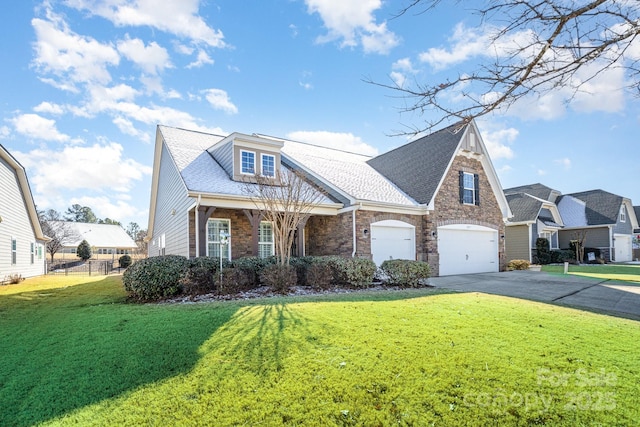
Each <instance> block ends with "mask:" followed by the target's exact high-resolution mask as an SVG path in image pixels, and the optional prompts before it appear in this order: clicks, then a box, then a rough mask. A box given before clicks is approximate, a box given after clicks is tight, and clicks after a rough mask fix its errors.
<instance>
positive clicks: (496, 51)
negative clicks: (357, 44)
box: [369, 0, 640, 134]
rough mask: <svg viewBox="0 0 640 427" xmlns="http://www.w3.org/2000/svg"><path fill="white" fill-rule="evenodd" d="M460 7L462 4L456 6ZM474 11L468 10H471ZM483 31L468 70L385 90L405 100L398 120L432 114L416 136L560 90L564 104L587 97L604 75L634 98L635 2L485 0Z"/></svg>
mask: <svg viewBox="0 0 640 427" xmlns="http://www.w3.org/2000/svg"><path fill="white" fill-rule="evenodd" d="M440 3H454V2H451V1H450V2H445V1H444V0H410V2H409V5H408V6H407V7H406V8H404V9H402V10H401V11H400V13H399V15H406V14H408V13H409V12H410V11H412V12H417V13H418V14H422V13H428V12H429V11H430V10H432V9H433V8H434V7H436V6H438V5H439V4H440ZM455 3H458V4H460V5H463V4H464V5H466V4H469V3H467V2H459V1H456V2H455ZM475 4H476V3H474V5H475ZM477 4H482V6H483V7H482V8H480V9H478V10H476V11H475V12H476V13H477V14H479V15H480V17H481V24H480V26H481V29H482V30H485V32H484V34H486V37H484V38H483V41H484V52H483V54H482V55H481V56H478V60H477V61H475V59H476V58H474V66H473V69H470V70H464V71H462V72H460V73H459V74H458V75H457V77H453V78H450V79H446V80H444V81H429V82H423V83H420V82H417V81H416V82H414V83H413V84H411V83H410V82H407V81H402V80H400V81H398V80H396V81H394V82H393V83H391V84H384V83H380V82H374V81H371V80H369V83H373V84H376V85H379V86H383V87H385V88H388V89H392V90H394V91H396V92H398V93H399V95H400V97H401V98H404V99H405V102H406V103H405V106H404V107H402V108H401V110H402V111H403V112H414V113H419V114H423V113H425V112H426V111H427V110H434V111H435V112H437V113H438V115H437V117H438V118H436V119H435V120H434V121H427V122H425V123H424V125H422V126H412V130H411V131H409V132H401V133H403V134H415V133H419V132H421V131H424V130H428V129H431V128H432V127H434V126H436V125H438V124H439V123H442V122H443V121H445V120H449V119H462V120H471V119H473V118H477V117H480V116H483V115H485V114H488V113H490V112H492V111H495V110H498V109H500V108H508V107H509V106H511V105H513V104H514V103H515V102H516V101H518V100H519V99H521V98H524V97H529V96H541V95H543V94H546V93H549V92H551V91H555V90H557V89H559V88H562V89H563V91H566V98H565V102H569V101H570V100H571V99H573V98H574V97H575V96H576V95H578V94H580V93H581V92H582V93H588V91H589V85H590V84H591V83H593V82H594V80H595V79H597V78H598V77H600V76H602V75H603V74H604V73H605V72H614V73H622V74H623V76H624V78H621V79H619V81H621V82H622V83H620V85H621V86H622V87H620V88H615V89H620V90H631V91H632V92H634V93H635V94H636V95H640V40H638V36H639V35H640V25H639V22H640V2H638V1H634V0H589V1H579V2H576V1H565V0H484V2H483V3H481V2H478V3H477Z"/></svg>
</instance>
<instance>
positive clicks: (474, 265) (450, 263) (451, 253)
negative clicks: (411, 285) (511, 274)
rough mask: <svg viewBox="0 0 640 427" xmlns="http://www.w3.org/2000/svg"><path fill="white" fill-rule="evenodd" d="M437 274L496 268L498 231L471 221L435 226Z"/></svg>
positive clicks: (476, 271) (483, 270) (448, 274)
mask: <svg viewBox="0 0 640 427" xmlns="http://www.w3.org/2000/svg"><path fill="white" fill-rule="evenodd" d="M438 254H439V256H440V276H450V275H453V274H471V273H489V272H497V271H499V270H500V263H499V262H498V232H497V231H496V230H494V229H492V228H488V227H483V226H480V225H473V224H456V225H446V226H442V227H438Z"/></svg>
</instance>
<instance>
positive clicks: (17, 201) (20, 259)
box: [0, 148, 45, 281]
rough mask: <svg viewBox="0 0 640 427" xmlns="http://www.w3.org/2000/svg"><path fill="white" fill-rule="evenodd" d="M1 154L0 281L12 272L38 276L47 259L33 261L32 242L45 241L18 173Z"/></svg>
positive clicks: (42, 272) (43, 268)
mask: <svg viewBox="0 0 640 427" xmlns="http://www.w3.org/2000/svg"><path fill="white" fill-rule="evenodd" d="M0 150H2V149H1V148H0ZM2 156H3V153H0V200H2V204H1V206H0V216H2V222H1V223H0V281H1V280H2V279H3V278H4V277H5V276H6V275H9V274H20V275H21V276H22V277H33V276H38V275H41V274H44V273H45V263H44V259H41V260H39V261H38V262H35V260H34V262H33V263H32V262H31V259H30V245H31V243H32V242H37V243H39V244H42V243H43V242H42V241H41V240H38V238H37V236H36V234H35V231H34V230H35V229H34V224H32V222H31V217H30V215H29V209H28V207H27V204H26V200H27V199H26V198H25V196H24V195H23V192H22V186H21V185H20V183H19V180H18V174H17V173H16V170H15V169H14V168H13V166H12V164H10V163H8V162H7V161H6V160H5V159H4V157H2Z"/></svg>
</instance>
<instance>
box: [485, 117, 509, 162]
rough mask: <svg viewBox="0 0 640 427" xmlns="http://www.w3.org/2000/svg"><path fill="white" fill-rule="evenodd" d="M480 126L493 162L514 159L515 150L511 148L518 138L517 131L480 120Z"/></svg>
mask: <svg viewBox="0 0 640 427" xmlns="http://www.w3.org/2000/svg"><path fill="white" fill-rule="evenodd" d="M478 126H481V127H482V129H483V131H482V140H483V141H484V145H485V146H486V147H487V150H488V151H489V156H490V157H491V160H494V161H495V160H498V159H511V158H513V150H512V149H511V147H510V146H511V144H513V142H514V141H515V140H516V138H517V137H518V134H519V132H518V130H517V129H515V128H504V127H503V126H502V125H500V124H498V123H493V122H490V121H488V120H480V121H479V123H478Z"/></svg>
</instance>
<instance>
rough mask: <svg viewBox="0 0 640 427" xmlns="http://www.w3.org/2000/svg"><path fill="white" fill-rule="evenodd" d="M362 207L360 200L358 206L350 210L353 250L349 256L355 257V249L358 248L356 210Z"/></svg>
mask: <svg viewBox="0 0 640 427" xmlns="http://www.w3.org/2000/svg"><path fill="white" fill-rule="evenodd" d="M360 208H362V202H360V206H356V207H355V208H354V209H353V210H352V211H351V223H352V225H353V252H351V258H355V257H356V250H357V249H358V243H357V242H358V236H357V233H356V211H357V210H359V209H360Z"/></svg>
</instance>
